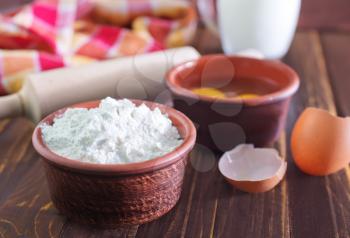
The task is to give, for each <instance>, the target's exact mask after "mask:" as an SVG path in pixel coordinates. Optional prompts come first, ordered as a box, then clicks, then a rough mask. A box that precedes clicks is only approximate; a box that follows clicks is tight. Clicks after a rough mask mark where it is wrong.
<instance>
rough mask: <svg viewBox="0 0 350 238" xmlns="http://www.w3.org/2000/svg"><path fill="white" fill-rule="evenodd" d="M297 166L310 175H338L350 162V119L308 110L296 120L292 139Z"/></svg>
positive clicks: (321, 111) (312, 109)
mask: <svg viewBox="0 0 350 238" xmlns="http://www.w3.org/2000/svg"><path fill="white" fill-rule="evenodd" d="M291 149H292V154H293V157H294V161H295V163H296V165H297V166H298V167H299V168H300V169H301V170H302V171H303V172H305V173H307V174H310V175H318V176H320V175H328V174H331V173H335V172H337V171H339V170H341V169H343V168H344V167H346V166H348V164H349V162H350V118H341V117H336V116H333V115H331V114H330V113H329V112H327V111H325V110H321V109H317V108H307V109H306V110H305V111H304V112H303V113H302V114H301V115H300V117H299V119H298V120H297V122H296V124H295V126H294V129H293V132H292V138H291Z"/></svg>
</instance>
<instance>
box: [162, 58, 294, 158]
mask: <svg viewBox="0 0 350 238" xmlns="http://www.w3.org/2000/svg"><path fill="white" fill-rule="evenodd" d="M166 83H167V86H168V88H169V89H170V91H171V92H172V96H173V100H174V106H175V108H176V109H177V110H179V111H182V112H183V113H185V114H186V115H187V116H188V117H189V118H190V119H191V120H192V121H193V122H194V123H195V124H197V126H198V136H197V139H198V143H200V144H202V145H205V146H207V147H209V148H211V149H213V150H219V151H227V150H230V149H232V148H234V147H235V146H236V145H238V144H241V143H253V144H254V145H255V146H258V147H261V146H269V145H271V144H272V143H273V142H275V141H276V139H277V138H278V137H279V135H280V132H281V131H282V129H283V127H284V125H285V121H286V115H287V111H288V106H289V101H290V99H291V96H292V95H293V94H294V93H295V92H296V91H297V89H298V87H299V78H298V76H297V74H296V73H295V72H294V70H292V69H291V68H290V67H288V66H287V65H285V64H284V63H282V62H279V61H271V60H258V59H252V58H245V57H231V56H224V55H208V56H204V57H201V58H200V59H198V60H194V61H189V62H186V63H183V64H180V65H178V66H175V67H174V68H172V69H171V70H170V71H169V72H168V75H167V77H166ZM217 85H219V86H220V87H225V88H226V90H227V89H230V87H231V88H232V89H234V88H235V87H237V85H240V87H242V88H243V87H244V88H245V90H251V91H259V92H260V93H261V94H260V96H259V97H255V98H245V99H244V98H243V99H242V98H237V97H232V98H231V97H230V98H213V97H208V96H199V95H197V94H195V93H193V92H192V91H191V89H193V88H198V87H208V86H212V87H214V86H215V87H218V86H217ZM220 87H218V88H220Z"/></svg>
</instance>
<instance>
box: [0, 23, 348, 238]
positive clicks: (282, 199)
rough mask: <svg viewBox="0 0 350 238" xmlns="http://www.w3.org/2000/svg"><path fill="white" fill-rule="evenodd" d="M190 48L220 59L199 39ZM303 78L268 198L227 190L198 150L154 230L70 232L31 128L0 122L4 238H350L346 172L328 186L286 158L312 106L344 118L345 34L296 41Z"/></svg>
mask: <svg viewBox="0 0 350 238" xmlns="http://www.w3.org/2000/svg"><path fill="white" fill-rule="evenodd" d="M194 46H195V47H196V48H197V49H198V50H199V51H200V52H201V53H203V54H206V53H218V52H221V48H220V44H219V41H218V39H216V38H215V37H213V36H212V35H211V34H210V33H208V32H207V31H206V30H204V29H200V30H199V31H198V34H197V37H196V40H195V42H194ZM283 61H284V62H286V63H287V64H288V65H290V66H291V67H293V68H294V69H295V70H296V71H297V72H298V74H299V75H300V78H301V87H300V89H299V91H298V93H297V94H296V95H295V97H294V98H293V101H292V102H291V105H290V109H289V115H288V123H287V126H286V129H285V131H284V133H283V134H282V136H281V138H280V140H279V141H278V143H276V148H278V149H279V151H280V153H281V155H282V156H283V157H284V158H285V159H286V160H287V161H288V169H287V174H286V177H285V179H284V180H283V181H282V182H281V183H280V185H279V186H277V187H276V188H275V189H274V190H272V191H270V192H267V193H264V194H256V195H254V194H248V193H243V192H240V191H238V190H236V189H233V188H232V187H230V186H229V185H228V184H227V183H225V182H224V179H223V177H222V176H220V174H219V172H218V169H217V157H218V156H217V155H213V154H212V153H210V152H209V151H206V150H203V149H201V148H196V149H195V150H194V152H193V153H192V154H191V158H190V163H189V166H188V167H187V171H186V175H185V182H184V186H183V192H182V196H181V198H180V201H179V203H178V204H177V205H176V207H175V208H174V209H173V210H172V211H170V212H169V213H168V214H166V215H165V216H163V217H162V218H160V219H159V220H156V221H154V222H151V223H148V224H145V225H141V226H133V227H125V228H120V229H116V230H95V229H93V228H90V227H83V226H79V225H77V224H73V223H71V222H70V221H68V220H66V219H65V218H64V217H63V216H61V215H60V214H59V213H58V212H57V210H56V209H55V208H54V207H53V205H52V203H51V201H50V198H49V195H48V190H47V185H46V182H45V176H44V171H43V168H42V166H41V163H40V157H39V155H38V154H37V153H36V152H35V151H34V149H33V146H32V144H31V135H32V132H33V128H34V125H33V124H32V123H30V122H29V121H28V120H26V119H23V118H18V119H14V120H3V121H1V122H0V237H4V238H12V237H40V238H41V237H42V238H46V237H74V238H76V237H137V238H141V237H150V238H157V237H176V238H177V237H186V238H187V237H189V238H195V237H238V238H241V237H244V238H249V237H252V238H257V237H263V238H265V237H287V238H289V237H306V238H314V237H315V238H316V237H317V238H322V237H325V238H345V237H350V170H349V167H348V168H346V169H344V170H342V171H340V172H338V173H336V174H334V175H331V176H327V177H312V176H308V175H305V174H303V173H302V172H300V171H299V170H298V169H297V168H296V167H295V165H294V163H293V160H292V156H291V153H290V147H289V142H290V132H291V129H292V128H293V124H294V122H295V120H296V119H297V117H298V115H299V114H300V113H301V112H302V111H303V110H304V108H306V107H308V106H316V107H320V108H324V109H327V110H329V111H331V112H333V113H338V114H339V115H342V116H348V115H350V34H349V33H347V32H345V31H328V32H324V31H322V32H320V31H315V30H307V31H298V33H297V34H296V36H295V39H294V41H293V44H292V46H291V49H290V51H289V53H288V54H287V56H286V57H285V58H284V59H283Z"/></svg>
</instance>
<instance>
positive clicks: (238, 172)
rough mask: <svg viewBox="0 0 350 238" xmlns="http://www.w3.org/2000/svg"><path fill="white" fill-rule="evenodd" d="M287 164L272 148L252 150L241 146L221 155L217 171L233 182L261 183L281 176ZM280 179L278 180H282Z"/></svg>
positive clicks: (249, 147)
mask: <svg viewBox="0 0 350 238" xmlns="http://www.w3.org/2000/svg"><path fill="white" fill-rule="evenodd" d="M286 166H287V163H286V162H285V161H284V160H282V159H281V158H280V156H279V155H278V152H277V151H276V150H275V149H272V148H254V145H251V144H241V145H238V146H237V147H235V148H234V149H233V150H230V151H228V152H226V153H224V154H223V155H222V157H221V158H220V161H219V170H220V172H221V173H222V175H224V176H225V177H226V178H228V179H231V180H235V181H262V180H267V179H270V178H272V177H274V176H276V175H277V176H279V177H280V176H282V177H283V175H284V173H280V171H281V170H285V167H286ZM282 177H280V178H279V179H282Z"/></svg>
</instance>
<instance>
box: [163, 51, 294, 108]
mask: <svg viewBox="0 0 350 238" xmlns="http://www.w3.org/2000/svg"><path fill="white" fill-rule="evenodd" d="M167 85H168V87H169V88H170V90H171V91H172V92H173V93H175V94H177V95H181V96H185V97H190V98H193V97H195V98H200V100H204V101H214V100H215V101H221V102H228V103H234V102H237V103H242V101H243V103H246V104H264V103H268V102H271V101H275V100H279V99H284V98H287V97H290V96H291V95H292V94H293V93H295V91H296V90H297V88H298V86H299V80H298V76H297V74H296V73H295V72H294V71H293V70H292V69H291V68H289V67H288V66H287V65H285V64H283V63H281V62H278V61H271V60H258V59H252V58H246V57H234V56H224V55H208V56H203V57H201V58H200V59H198V60H193V61H189V62H186V63H183V64H180V65H178V66H175V67H174V68H173V69H172V70H170V71H169V73H168V75H167ZM201 87H211V88H216V89H219V90H222V91H224V92H235V93H249V94H257V95H259V96H258V97H254V98H244V99H240V98H239V97H227V98H213V97H208V96H202V95H196V94H195V93H193V92H192V91H191V90H192V89H195V88H201Z"/></svg>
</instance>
